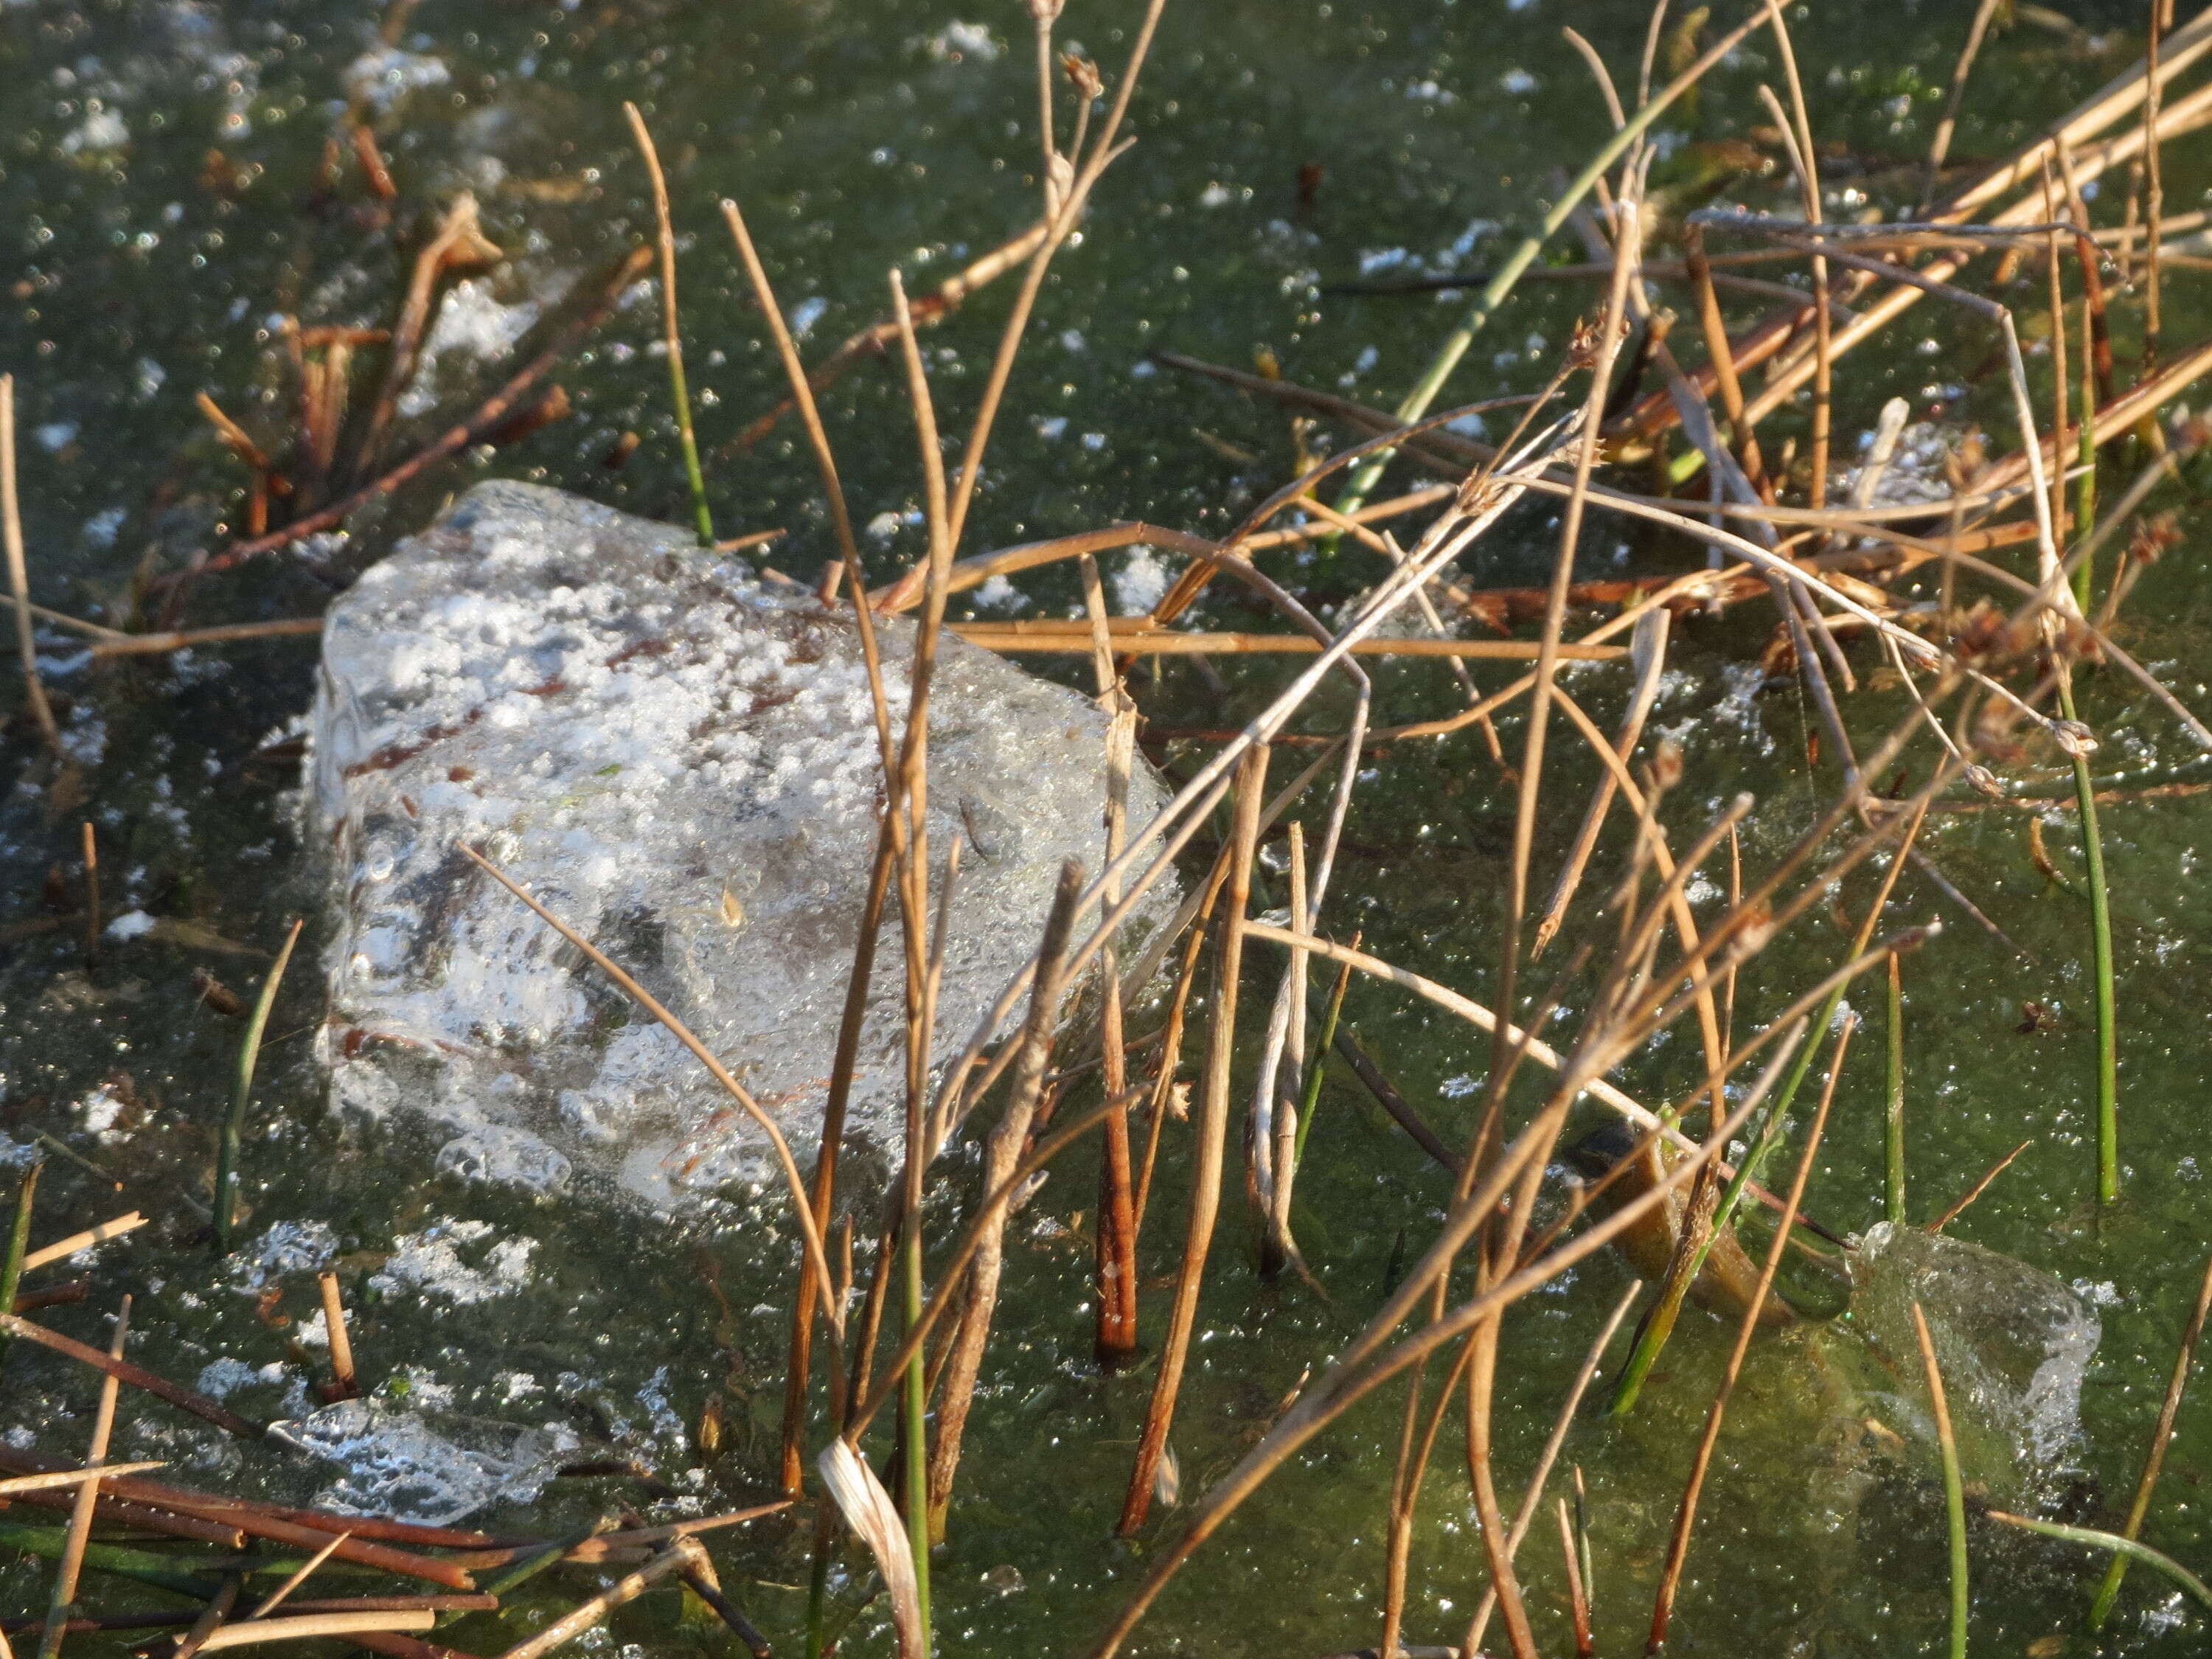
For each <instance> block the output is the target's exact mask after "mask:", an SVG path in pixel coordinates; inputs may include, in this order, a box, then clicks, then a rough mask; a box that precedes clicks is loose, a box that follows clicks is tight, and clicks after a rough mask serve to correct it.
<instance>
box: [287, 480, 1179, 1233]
mask: <svg viewBox="0 0 2212 1659" xmlns="http://www.w3.org/2000/svg"><path fill="white" fill-rule="evenodd" d="M878 633H879V636H880V638H881V641H882V645H883V652H884V678H885V681H886V690H887V692H888V694H889V700H890V708H891V719H892V726H893V734H894V738H895V739H896V735H897V732H898V729H899V727H900V726H902V723H903V718H904V709H905V704H906V685H907V678H908V664H909V662H910V660H911V653H912V648H913V637H914V635H913V629H912V627H911V625H910V624H908V623H903V622H899V621H895V620H889V619H886V620H884V621H883V622H880V623H878ZM935 688H936V689H935V690H934V692H933V697H932V705H931V708H932V714H931V722H930V766H929V823H928V829H929V839H930V848H931V851H932V862H933V865H936V866H939V871H941V866H942V856H943V854H944V851H945V848H947V847H948V846H949V845H950V844H951V842H952V840H953V838H954V837H955V836H958V837H960V838H961V839H962V840H963V842H965V847H964V848H963V866H962V871H961V875H960V878H959V879H958V881H957V884H956V886H955V890H954V895H953V902H952V911H951V928H950V930H949V932H950V945H949V946H948V948H947V949H946V951H945V977H944V987H943V991H942V993H941V996H940V1000H939V1017H938V1026H937V1041H938V1045H939V1047H938V1052H939V1057H940V1059H941V1058H944V1057H945V1056H947V1055H949V1054H952V1053H957V1051H958V1049H959V1048H961V1046H962V1045H963V1044H964V1043H965V1042H966V1041H967V1038H968V1036H969V1032H970V1031H971V1030H973V1028H974V1026H975V1022H976V1021H977V1019H978V1018H980V1017H981V1014H982V1012H984V1010H985V1009H986V1008H987V1006H989V1004H990V1002H991V1001H992V1000H993V999H994V998H995V997H996V996H997V994H999V992H1000V989H1001V988H1002V987H1004V986H1005V984H1006V981H1007V979H1008V978H1009V977H1010V976H1011V975H1012V973H1013V972H1014V971H1015V970H1016V969H1017V968H1018V966H1019V965H1020V963H1022V962H1023V961H1024V959H1025V958H1026V957H1027V956H1028V955H1029V954H1030V951H1033V950H1034V949H1035V947H1036V939H1037V936H1038V933H1039V930H1040V928H1041V927H1042V923H1043V919H1044V915H1045V912H1046V909H1047V908H1048V904H1049V902H1050V899H1051V893H1052V887H1053V884H1054V879H1055V877H1056V876H1057V873H1058V871H1059V868H1060V863H1061V861H1062V860H1066V859H1068V858H1075V859H1079V860H1081V861H1082V863H1083V866H1084V867H1085V871H1086V872H1090V873H1095V872H1097V868H1098V866H1099V864H1100V862H1101V857H1102V854H1103V849H1104V831H1103V827H1102V813H1103V804H1104V800H1105V763H1104V754H1105V736H1106V719H1105V716H1104V715H1103V714H1102V713H1100V711H1099V710H1098V709H1097V708H1095V707H1094V706H1093V705H1092V704H1091V702H1089V701H1087V700H1086V699H1085V698H1082V697H1080V696H1077V695H1075V694H1074V693H1073V692H1071V691H1068V690H1065V689H1064V688H1061V687H1059V686H1055V685H1052V684H1047V683H1046V682H1044V681H1042V680H1039V679H1036V678H1033V677H1031V676H1030V675H1029V674H1026V673H1024V671H1021V670H1020V669H1018V668H1016V667H1014V666H1012V665H1010V664H1008V663H1006V662H1005V661H1004V660H1002V659H1000V658H997V657H995V656H993V655H991V654H990V653H987V652H985V651H982V650H981V649H978V648H976V647H971V646H968V645H965V644H963V643H962V642H961V641H957V640H956V639H952V638H950V637H948V638H946V639H945V641H944V642H943V647H942V650H941V653H940V656H939V666H938V670H937V678H936V681H935ZM312 736H313V754H314V760H313V783H312V787H311V788H310V789H309V790H308V792H307V806H306V811H307V818H308V835H309V838H310V841H311V843H312V844H313V845H314V846H316V847H318V848H322V849H324V850H325V852H326V853H327V854H328V856H329V857H330V858H331V861H332V880H333V885H334V895H333V902H334V905H335V907H336V915H335V918H334V920H335V926H334V927H333V930H332V934H331V944H330V947H329V951H328V954H327V956H326V958H325V967H326V971H327V974H328V977H329V985H330V1001H331V1010H330V1024H329V1025H328V1027H327V1029H326V1032H325V1039H326V1040H325V1053H326V1055H327V1057H328V1058H329V1059H330V1060H331V1061H332V1063H333V1065H334V1067H335V1072H334V1076H333V1085H332V1086H333V1089H334V1091H335V1095H336V1097H337V1099H338V1100H339V1102H340V1103H343V1104H345V1105H349V1106H356V1107H366V1108H368V1109H371V1110H375V1111H382V1110H386V1109H390V1108H392V1107H393V1106H399V1105H404V1106H408V1107H411V1108H416V1109H426V1110H427V1111H428V1112H429V1113H430V1114H431V1115H432V1116H433V1117H434V1118H435V1120H437V1121H440V1122H441V1123H443V1124H445V1125H447V1127H449V1129H450V1131H451V1133H452V1135H453V1139H452V1140H451V1142H450V1143H449V1144H448V1145H447V1148H446V1152H445V1155H444V1156H443V1157H441V1166H442V1167H445V1168H448V1169H452V1170H459V1171H460V1172H462V1173H465V1174H472V1175H477V1176H484V1177H489V1178H493V1179H501V1180H508V1181H516V1182H523V1183H525V1184H527V1185H532V1186H537V1187H539V1188H550V1187H556V1186H559V1185H561V1184H562V1183H563V1182H566V1181H567V1180H568V1179H569V1178H570V1176H571V1175H572V1174H581V1175H584V1176H589V1177H594V1178H599V1179H604V1180H605V1181H609V1182H614V1183H616V1184H617V1185H619V1186H620V1187H621V1188H623V1189H626V1190H627V1191H628V1192H629V1193H631V1194H635V1195H637V1196H640V1197H643V1198H646V1199H647V1200H651V1201H653V1202H655V1203H659V1204H676V1203H680V1202H682V1201H683V1200H684V1198H685V1196H686V1195H687V1194H698V1193H701V1192H704V1191H708V1190H711V1189H713V1188H716V1187H718V1186H720V1184H721V1183H723V1182H727V1181H732V1180H736V1181H740V1182H746V1181H758V1180H761V1179H763V1177H764V1176H766V1175H767V1173H768V1169H769V1165H768V1154H767V1152H766V1149H765V1146H764V1143H763V1139H762V1138H761V1136H760V1134H759V1133H758V1131H757V1129H756V1128H754V1127H752V1126H751V1125H750V1123H749V1122H748V1121H744V1120H743V1119H742V1118H740V1117H738V1115H737V1114H736V1113H734V1111H733V1110H732V1103H731V1102H730V1101H729V1099H728V1098H727V1097H726V1096H725V1095H724V1094H723V1093H722V1092H721V1091H720V1089H719V1088H718V1087H717V1086H716V1085H715V1084H714V1082H713V1080H712V1079H710V1078H708V1076H707V1074H706V1073H705V1072H704V1071H703V1070H702V1068H701V1066H699V1064H698V1062H697V1061H696V1060H694V1059H693V1058H692V1057H691V1056H690V1055H689V1054H686V1053H685V1052H684V1050H683V1049H682V1048H681V1047H680V1046H679V1045H678V1043H677V1042H676V1040H675V1039H674V1038H673V1037H671V1036H669V1035H668V1034H667V1033H666V1032H665V1030H662V1029H661V1028H660V1027H659V1025H658V1024H655V1023H654V1022H653V1020H652V1019H651V1018H649V1017H647V1016H646V1015H645V1014H644V1013H643V1012H641V1011H639V1010H637V1009H636V1008H635V1007H634V1006H632V1005H631V1004H630V1003H629V1001H628V1000H627V999H626V998H624V997H623V995H622V994H620V993H619V992H618V991H617V990H616V989H615V988H614V987H611V986H610V985H608V984H607V983H605V981H604V979H603V978H602V976H601V975H599V972H598V970H597V969H593V968H592V966H591V965H590V964H589V963H586V962H585V961H584V960H583V959H582V958H581V957H580V955H579V953H578V952H577V951H575V950H574V948H573V947H571V946H569V945H566V944H564V943H563V942H562V940H561V939H559V938H558V937H557V936H556V935H555V934H554V933H551V932H550V930H549V929H547V928H546V927H545V926H544V924H543V923H542V922H540V921H538V919H537V918H536V917H534V916H532V915H531V914H530V913H529V912H528V911H527V910H526V909H525V908H523V906H522V905H521V904H520V902H517V901H516V900H515V899H514V897H513V896H512V895H510V894H508V893H507V892H506V891H504V890H501V888H500V887H499V886H498V885H497V884H495V883H493V882H492V881H491V880H490V879H489V878H487V877H485V876H483V874H481V873H480V872H477V870H476V869H475V868H474V867H473V866H471V865H470V864H469V862H468V861H467V860H465V858H464V857H463V856H462V854H460V853H459V850H458V848H457V843H458V842H463V841H465V842H469V843H470V844H471V845H473V846H475V847H476V848H478V849H479V850H480V851H482V852H483V854H485V855H486V856H487V857H489V858H490V859H492V860H494V861H495V862H496V863H497V864H499V865H500V866H501V867H502V868H504V869H505V870H506V871H507V872H508V873H509V874H510V875H512V876H513V877H514V878H516V879H517V880H519V881H520V882H521V883H523V884H525V885H526V886H527V887H528V888H529V889H530V890H532V892H533V893H534V894H536V896H538V899H539V900H540V901H541V902H543V903H544V904H545V905H547V906H548V907H549V908H550V909H551V910H552V911H553V912H554V913H555V914H556V915H559V916H561V917H562V919H563V920H564V921H568V923H569V924H570V925H571V926H573V927H575V928H577V929H578V930H579V931H580V933H583V934H584V936H585V937H586V938H588V939H592V941H593V942H594V943H595V944H597V945H599V948H600V949H602V950H604V951H606V952H607V953H608V954H609V955H610V956H611V957H613V958H615V960H617V962H619V963H622V964H623V966H624V967H625V968H627V969H629V970H630V971H631V972H632V973H633V974H635V975H637V977H638V978H639V979H640V980H641V981H643V982H644V984H645V985H646V987H647V989H649V990H651V991H652V992H653V994H655V995H656V996H658V997H659V998H660V999H661V1000H663V1001H664V1002H665V1003H666V1004H667V1005H668V1006H670V1007H671V1009H672V1010H673V1012H675V1013H676V1014H677V1015H678V1017H679V1018H682V1019H683V1020H684V1021H685V1023H687V1024H689V1025H690V1027H691V1028H692V1030H695V1031H696V1032H697V1033H698V1035H699V1036H700V1037H701V1038H702V1041H704V1042H706V1043H707V1045H708V1047H709V1048H712V1049H713V1050H714V1053H715V1054H718V1055H719V1056H720V1058H721V1060H723V1062H724V1063H725V1064H726V1065H727V1066H729V1067H730V1068H731V1069H732V1072H734V1073H736V1074H737V1075H738V1078H739V1079H741V1080H743V1081H744V1083H745V1084H746V1085H747V1086H748V1087H749V1088H750V1090H751V1091H753V1093H754V1094H755V1096H756V1097H757V1098H758V1099H759V1100H760V1102H761V1103H762V1105H763V1107H764V1108H766V1109H768V1110H769V1111H770V1112H771V1113H773V1114H775V1115H776V1117H777V1119H778V1121H779V1122H780V1123H781V1125H782V1126H783V1127H784V1130H785V1133H787V1134H788V1135H789V1136H790V1137H791V1138H792V1139H793V1141H794V1142H795V1143H799V1144H802V1145H803V1144H806V1143H810V1142H811V1139H813V1138H814V1135H815V1133H816V1132H817V1127H818V1124H819V1121H820V1114H821V1107H822V1101H823V1094H824V1092H825V1090H826V1086H827V1083H828V1079H829V1069H830V1060H831V1052H832V1049H833V1048H834V1045H835V1041H836V1030H837V1024H838V1020H839V1018H840V1015H841V1012H842V1006H843V1000H844V995H845V984H846V980H847V976H848V972H849V969H850V968H851V963H852V955H853V945H854V939H855V938H856V936H857V934H858V931H859V926H860V912H861V909H862V907H863V904H864V902H865V898H866V891H865V890H866V884H867V877H868V871H869V867H870V863H871V860H872V855H873V851H874V847H875V836H876V809H877V805H878V800H879V799H880V797H881V793H882V787H881V786H882V767H881V762H880V758H879V751H878V743H877V735H876V726H875V718H874V714H873V711H872V702H871V698H870V695H869V690H868V680H867V674H866V669H865V667H864V665H863V663H862V659H861V655H860V640H859V635H858V632H857V629H855V627H854V623H853V621H852V618H851V615H850V613H849V611H844V612H830V611H823V609H822V608H821V607H820V606H819V605H817V604H816V603H815V602H814V601H813V600H812V599H811V597H809V596H807V595H805V593H804V592H800V591H799V590H795V589H791V588H784V587H775V586H764V585H763V583H761V582H760V581H758V580H756V579H755V577H754V575H753V574H752V573H751V571H750V569H749V568H747V567H746V566H744V564H743V563H741V562H738V561H736V560H733V559H728V558H725V557H720V556H715V555H713V554H709V553H705V552H702V551H701V550H699V549H698V548H697V547H696V546H694V545H692V544H690V541H689V539H688V538H686V537H685V536H684V533H683V532H680V531H678V530H675V529H672V528H671V527H669V526H664V525H658V524H653V523H648V522H647V521H646V520H640V519H635V518H631V517H629V516H628V515H626V514H623V513H616V512H613V511H611V510H610V509H608V508H605V507H598V506H595V505H593V504H592V503H590V502H587V501H582V500H580V499H578V498H577V497H574V496H571V495H564V494H562V493H561V492H559V491H557V490H552V489H543V488H539V487H537V486H534V485H529V484H520V483H485V484H479V485H478V486H477V488H475V489H472V490H471V491H470V492H469V493H468V495H465V497H463V498H462V500H461V501H459V503H458V504H457V505H455V506H454V507H453V508H451V509H450V510H449V511H448V512H447V513H445V514H444V515H443V516H442V517H441V519H440V520H438V521H437V522H436V523H435V525H433V526H431V527H430V528H429V529H428V530H427V531H425V532H423V533H422V534H421V535H419V536H416V537H413V538H410V539H409V540H407V541H405V542H404V543H402V544H401V545H400V546H399V548H398V550H396V551H395V552H394V553H393V554H392V556H391V557H390V558H388V559H386V560H385V561H384V562H382V563H380V564H379V565H377V566H376V567H375V568H373V569H371V570H370V571H369V572H368V574H367V575H365V576H364V577H363V578H362V580H361V582H360V583H359V584H358V585H357V586H356V587H354V588H353V589H352V591H351V592H348V593H347V594H346V595H345V596H344V597H343V598H342V599H339V600H338V602H337V604H336V605H333V606H332V607H331V612H330V616H329V620H328V623H327V626H326V628H325V633H324V636H323V664H322V675H321V684H320V690H319V695H318V696H317V699H316V703H315V709H314V714H313V725H312ZM1162 799H1164V793H1163V791H1162V790H1161V788H1160V786H1159V784H1158V781H1157V779H1155V778H1154V777H1153V776H1152V774H1151V773H1149V772H1148V771H1145V770H1144V769H1143V768H1142V763H1139V776H1138V777H1137V778H1136V779H1135V780H1134V781H1133V784H1132V788H1131V799H1130V818H1131V822H1132V823H1139V824H1140V823H1144V822H1145V821H1146V819H1147V818H1149V817H1151V816H1152V813H1153V812H1154V811H1156V810H1157V809H1158V805H1159V803H1160V801H1161V800H1162ZM938 884H939V882H938V874H937V873H936V872H933V877H932V883H931V890H932V898H931V902H932V905H933V906H934V905H935V903H936V891H937V887H938ZM1172 902H1173V893H1172V891H1171V890H1170V889H1168V888H1165V887H1164V888H1162V889H1160V890H1158V891H1157V894H1156V896H1155V899H1154V901H1153V902H1152V906H1151V908H1150V909H1149V910H1148V911H1147V912H1146V915H1144V916H1140V917H1139V919H1138V920H1139V922H1144V921H1148V920H1149V921H1157V920H1158V918H1159V917H1160V916H1161V915H1164V912H1165V908H1166V907H1167V906H1168V905H1170V904H1171V903H1172ZM877 960H878V969H877V972H876V975H875V981H874V991H873V995H872V1001H871V1004H870V1008H869V1013H868V1018H867V1020H866V1024H865V1027H864V1030H863V1037H862V1042H861V1047H860V1071H859V1074H858V1078H857V1080H856V1083H855V1085H854V1095H853V1102H852V1118H851V1122H852V1126H853V1132H854V1133H856V1134H859V1135H862V1136H872V1137H873V1138H875V1139H877V1140H878V1142H879V1143H882V1144H888V1143H889V1142H890V1139H892V1138H893V1137H892V1134H891V1133H887V1132H890V1131H891V1127H892V1125H893V1124H894V1122H895V1121H897V1120H898V1119H899V1115H900V1113H901V1111H902V1105H901V1102H902V1089H903V1070H904V1061H903V1058H902V1050H903V1038H902V1032H903V1013H902V998H903V979H904V975H903V972H902V969H901V967H900V963H901V962H902V954H901V950H900V945H899V942H898V931H897V921H896V908H895V907H894V908H893V909H892V911H891V913H890V916H889V918H888V919H887V921H886V923H885V926H884V931H883V934H882V938H881V940H880V943H879V946H878V958H877Z"/></svg>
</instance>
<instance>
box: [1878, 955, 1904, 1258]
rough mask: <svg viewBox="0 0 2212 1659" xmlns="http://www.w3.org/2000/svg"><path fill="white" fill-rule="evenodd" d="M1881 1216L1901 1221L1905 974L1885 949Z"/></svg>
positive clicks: (1902, 1204)
mask: <svg viewBox="0 0 2212 1659" xmlns="http://www.w3.org/2000/svg"><path fill="white" fill-rule="evenodd" d="M1881 1139H1882V1154H1883V1164H1884V1166H1885V1167H1884V1171H1883V1180H1882V1204H1881V1210H1882V1214H1883V1216H1884V1217H1885V1218H1887V1220H1888V1221H1890V1222H1891V1223H1892V1224H1893V1225H1896V1226H1900V1227H1901V1226H1903V1225H1905V975H1904V971H1903V969H1902V967H1901V965H1900V964H1899V961H1898V957H1897V952H1896V951H1891V952H1890V953H1889V1109H1888V1111H1887V1112H1886V1113H1885V1114H1884V1115H1883V1118H1882V1137H1881Z"/></svg>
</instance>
